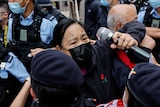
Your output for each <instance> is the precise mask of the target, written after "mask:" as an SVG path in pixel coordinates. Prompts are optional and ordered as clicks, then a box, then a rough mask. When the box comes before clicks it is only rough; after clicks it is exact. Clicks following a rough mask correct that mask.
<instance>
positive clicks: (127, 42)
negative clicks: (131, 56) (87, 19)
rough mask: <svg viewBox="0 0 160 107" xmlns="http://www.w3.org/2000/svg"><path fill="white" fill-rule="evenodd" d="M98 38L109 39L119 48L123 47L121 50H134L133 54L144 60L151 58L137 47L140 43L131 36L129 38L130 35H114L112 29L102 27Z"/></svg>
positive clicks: (117, 33)
mask: <svg viewBox="0 0 160 107" xmlns="http://www.w3.org/2000/svg"><path fill="white" fill-rule="evenodd" d="M97 36H99V38H100V39H103V40H105V39H107V40H110V41H112V42H114V43H116V44H117V45H118V47H121V48H120V49H125V48H127V49H131V50H133V52H135V53H136V54H138V55H140V56H141V57H143V59H144V60H148V59H149V58H150V54H149V53H148V52H146V51H144V50H143V49H141V48H139V47H137V46H136V45H137V44H138V42H137V41H136V40H134V39H133V38H132V37H131V36H129V34H125V33H120V32H115V33H114V32H113V31H111V30H110V29H107V28H105V27H101V28H99V29H98V31H97ZM135 41H136V42H135Z"/></svg>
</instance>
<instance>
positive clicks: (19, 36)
mask: <svg viewBox="0 0 160 107" xmlns="http://www.w3.org/2000/svg"><path fill="white" fill-rule="evenodd" d="M8 5H9V8H10V10H11V11H12V14H11V16H10V18H9V27H8V40H9V44H8V47H9V48H10V49H11V50H12V51H13V52H14V53H15V54H16V55H17V56H18V58H19V59H20V60H21V61H22V62H23V64H24V65H25V66H26V68H27V70H28V71H30V61H31V59H32V56H31V54H30V49H34V48H38V47H41V48H48V47H50V43H51V41H52V39H53V31H54V27H55V25H56V24H57V20H56V18H55V17H54V16H53V15H51V14H48V12H47V11H44V10H43V9H42V8H41V7H40V6H38V4H37V3H36V0H8Z"/></svg>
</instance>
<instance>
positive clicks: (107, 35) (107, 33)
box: [97, 27, 150, 59]
mask: <svg viewBox="0 0 160 107" xmlns="http://www.w3.org/2000/svg"><path fill="white" fill-rule="evenodd" d="M113 35H114V32H113V31H112V30H110V29H108V28H106V27H100V28H99V29H98V31H97V36H99V37H100V39H102V40H105V39H107V40H112V37H113ZM117 39H118V38H117ZM130 49H132V50H133V51H135V52H136V53H138V54H139V55H141V56H143V57H145V58H147V59H149V58H150V54H149V53H148V52H146V51H145V50H143V49H141V48H139V47H137V46H131V48H130Z"/></svg>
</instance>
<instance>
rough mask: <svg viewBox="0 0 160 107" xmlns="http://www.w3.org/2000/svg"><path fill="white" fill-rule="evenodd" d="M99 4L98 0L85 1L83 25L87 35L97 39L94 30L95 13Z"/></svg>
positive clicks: (95, 27) (95, 22) (95, 23)
mask: <svg viewBox="0 0 160 107" xmlns="http://www.w3.org/2000/svg"><path fill="white" fill-rule="evenodd" d="M100 6H101V3H100V1H99V0H86V1H85V19H84V25H85V30H86V32H87V35H88V36H89V38H91V39H97V37H96V32H97V30H98V20H97V13H98V10H99V8H100Z"/></svg>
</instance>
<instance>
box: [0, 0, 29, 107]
mask: <svg viewBox="0 0 160 107" xmlns="http://www.w3.org/2000/svg"><path fill="white" fill-rule="evenodd" d="M8 14H9V9H8V5H7V2H5V1H1V2H0V106H1V107H9V105H10V104H11V102H12V100H13V99H14V97H15V95H16V94H17V93H18V91H19V89H20V88H21V85H22V83H23V82H24V81H25V79H26V78H27V77H29V74H28V72H27V70H26V68H25V67H24V65H23V64H22V63H21V61H19V59H18V58H17V57H16V56H15V55H14V54H13V53H11V52H8V51H7V47H5V46H6V44H7V40H6V36H7V29H8V26H7V23H8Z"/></svg>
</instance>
